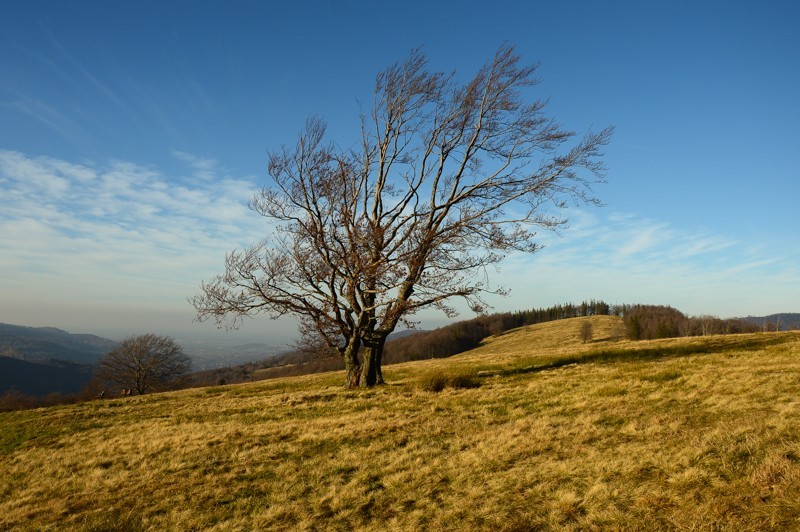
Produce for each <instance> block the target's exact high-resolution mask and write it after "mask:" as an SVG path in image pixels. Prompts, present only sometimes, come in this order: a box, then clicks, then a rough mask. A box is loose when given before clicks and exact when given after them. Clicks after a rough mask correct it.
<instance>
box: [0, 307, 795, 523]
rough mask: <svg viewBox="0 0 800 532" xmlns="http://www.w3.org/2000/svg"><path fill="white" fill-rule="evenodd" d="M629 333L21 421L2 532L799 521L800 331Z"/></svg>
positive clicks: (66, 409) (576, 332) (9, 467)
mask: <svg viewBox="0 0 800 532" xmlns="http://www.w3.org/2000/svg"><path fill="white" fill-rule="evenodd" d="M586 321H589V322H590V323H591V325H592V339H591V341H588V342H584V341H582V339H581V329H582V324H583V323H585V322H586ZM623 333H624V331H623V326H622V322H621V320H620V319H619V318H616V317H611V316H593V317H588V318H574V319H569V320H562V321H557V322H548V323H543V324H540V325H534V326H530V327H525V328H521V329H517V330H513V331H509V332H506V333H504V334H502V335H500V336H497V337H492V338H489V339H487V340H486V341H485V342H484V343H483V344H482V345H481V346H480V347H479V348H477V349H475V350H473V351H470V352H467V353H463V354H461V355H457V356H454V357H451V358H448V359H438V360H429V361H420V362H412V363H406V364H398V365H393V366H388V367H386V368H385V370H384V374H385V376H386V378H387V381H388V382H389V384H388V385H385V386H381V387H377V388H373V389H366V390H346V389H344V388H343V387H342V381H343V375H342V373H327V374H318V375H308V376H302V377H290V378H283V379H273V380H267V381H260V382H255V383H249V384H240V385H229V386H215V387H210V388H198V389H191V390H183V391H178V392H171V393H163V394H152V395H144V396H138V397H131V398H124V399H110V400H97V401H92V402H89V403H84V404H78V405H67V406H57V407H49V408H43V409H37V410H28V411H18V412H8V413H3V414H0V428H1V430H0V529H2V530H32V529H35V530H64V529H71V530H87V531H88V530H254V529H255V530H319V529H326V530H327V529H330V530H358V529H371V530H376V529H387V530H420V529H428V530H531V529H545V530H547V529H557V530H587V529H589V530H592V529H595V530H601V529H602V530H606V529H612V530H658V529H663V530H671V529H692V530H786V529H800V393H799V392H800V332H783V333H757V334H743V335H728V336H706V337H695V338H678V339H667V340H653V341H639V342H631V341H628V340H625V339H623V336H624V334H623Z"/></svg>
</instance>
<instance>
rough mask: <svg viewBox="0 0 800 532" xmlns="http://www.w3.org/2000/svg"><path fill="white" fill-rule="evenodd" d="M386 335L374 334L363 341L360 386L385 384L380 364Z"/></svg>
mask: <svg viewBox="0 0 800 532" xmlns="http://www.w3.org/2000/svg"><path fill="white" fill-rule="evenodd" d="M384 344H386V335H385V334H382V333H374V334H372V335H370V336H369V339H365V340H364V362H363V364H362V367H361V386H365V387H369V386H375V385H377V384H385V381H384V380H383V371H382V368H381V364H382V362H383V346H384Z"/></svg>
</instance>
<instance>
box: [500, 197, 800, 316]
mask: <svg viewBox="0 0 800 532" xmlns="http://www.w3.org/2000/svg"><path fill="white" fill-rule="evenodd" d="M570 217H571V224H570V225H571V227H570V228H569V229H567V230H566V231H564V232H563V234H562V236H554V235H548V234H545V235H542V239H543V242H544V243H546V244H547V246H546V248H545V249H544V250H543V251H542V252H540V253H539V254H537V255H534V256H532V257H531V256H512V257H509V260H508V262H507V263H506V264H505V265H504V266H503V267H502V269H501V274H500V275H499V276H498V278H499V279H502V283H503V286H506V287H509V288H511V290H512V292H511V297H510V298H509V299H508V300H500V299H495V300H493V301H492V303H493V304H494V305H496V306H502V307H505V308H509V307H510V308H528V307H533V306H546V305H549V304H553V303H556V302H560V301H576V300H581V299H584V298H592V297H594V298H601V299H605V300H607V301H610V302H626V303H632V302H641V303H659V304H670V305H673V306H676V307H678V308H680V309H681V310H684V311H686V312H688V313H698V314H699V313H712V314H718V315H721V316H732V315H742V314H758V313H771V312H784V311H792V310H791V309H794V311H797V310H798V309H797V306H796V305H797V302H798V301H800V268H798V266H797V265H798V264H799V263H800V250H796V249H790V248H786V247H785V246H783V245H782V243H781V242H775V241H769V240H761V241H758V242H752V241H746V240H741V239H738V238H735V237H732V236H730V235H724V234H715V233H712V232H710V231H707V230H702V229H699V228H693V227H686V226H684V227H678V226H676V225H674V224H667V223H664V222H662V221H657V220H652V219H648V218H644V217H642V216H640V215H636V214H632V213H613V212H612V213H607V212H606V211H604V210H599V211H585V210H580V211H576V212H573V213H571V215H570Z"/></svg>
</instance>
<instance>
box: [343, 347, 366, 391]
mask: <svg viewBox="0 0 800 532" xmlns="http://www.w3.org/2000/svg"><path fill="white" fill-rule="evenodd" d="M360 347H361V342H360V340H359V339H358V338H352V339H351V340H350V342H349V343H348V344H347V347H345V348H344V351H343V352H342V359H344V370H345V386H346V387H348V388H357V387H358V385H359V384H360V382H361V371H362V370H361V364H359V362H358V351H359V348H360Z"/></svg>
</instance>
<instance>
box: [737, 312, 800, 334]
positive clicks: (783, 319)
mask: <svg viewBox="0 0 800 532" xmlns="http://www.w3.org/2000/svg"><path fill="white" fill-rule="evenodd" d="M740 319H742V320H744V321H747V322H750V323H755V324H756V325H758V326H759V327H762V328H764V329H767V330H770V331H775V330H778V331H790V330H797V329H800V313H798V312H782V313H779V314H770V315H769V316H747V317H746V318H740Z"/></svg>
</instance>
